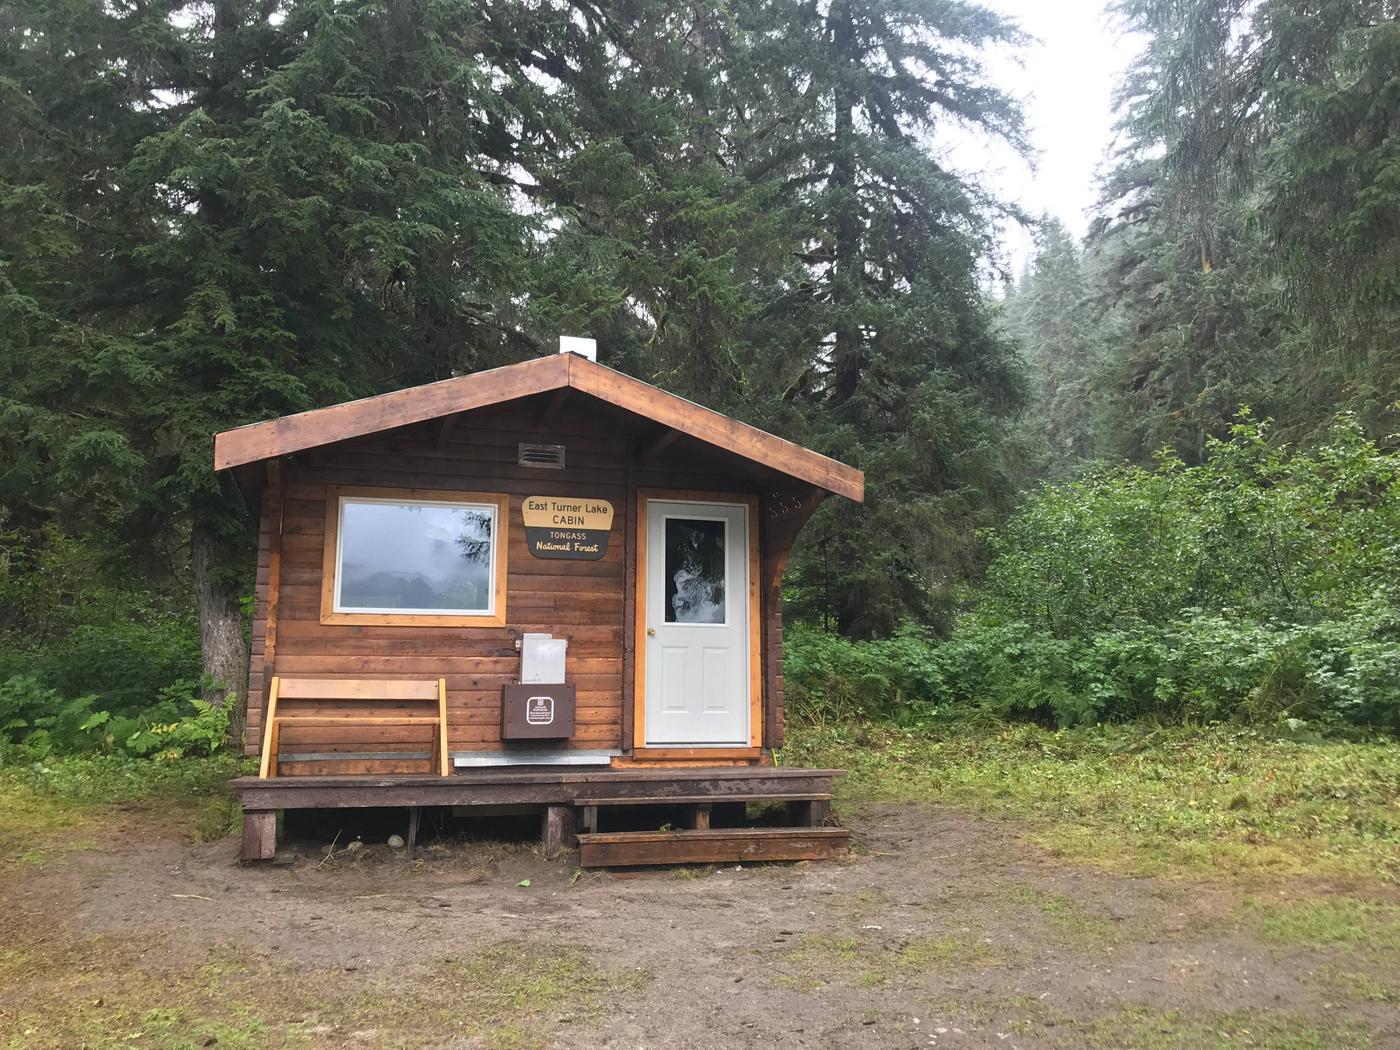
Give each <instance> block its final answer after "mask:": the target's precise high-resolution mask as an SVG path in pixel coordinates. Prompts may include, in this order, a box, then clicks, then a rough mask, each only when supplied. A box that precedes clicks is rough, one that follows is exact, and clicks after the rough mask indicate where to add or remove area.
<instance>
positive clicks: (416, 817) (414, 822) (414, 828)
mask: <svg viewBox="0 0 1400 1050" xmlns="http://www.w3.org/2000/svg"><path fill="white" fill-rule="evenodd" d="M422 819H423V810H422V809H421V808H420V807H418V806H409V807H408V836H407V840H406V842H405V851H406V854H407V856H408V859H409V860H412V859H413V847H414V846H415V845H417V843H418V822H419V821H420V820H422Z"/></svg>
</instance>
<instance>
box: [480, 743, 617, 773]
mask: <svg viewBox="0 0 1400 1050" xmlns="http://www.w3.org/2000/svg"><path fill="white" fill-rule="evenodd" d="M620 754H622V752H621V751H619V750H617V749H616V748H603V749H599V750H596V751H455V752H453V754H452V764H453V766H455V767H456V768H457V769H472V768H479V767H481V766H606V765H610V764H611V762H612V760H613V758H614V757H615V756H617V755H620Z"/></svg>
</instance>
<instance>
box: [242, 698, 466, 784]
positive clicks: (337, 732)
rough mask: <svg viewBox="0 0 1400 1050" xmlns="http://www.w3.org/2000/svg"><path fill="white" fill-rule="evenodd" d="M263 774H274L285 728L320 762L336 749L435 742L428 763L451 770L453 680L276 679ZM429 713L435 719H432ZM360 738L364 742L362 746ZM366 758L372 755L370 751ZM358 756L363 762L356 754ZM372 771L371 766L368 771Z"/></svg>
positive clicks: (379, 748) (390, 747)
mask: <svg viewBox="0 0 1400 1050" xmlns="http://www.w3.org/2000/svg"><path fill="white" fill-rule="evenodd" d="M266 718H267V724H266V726H265V727H264V732H263V747H262V754H261V756H260V758H261V761H260V763H259V775H260V776H262V777H267V776H269V775H274V776H275V775H276V774H277V768H278V761H279V756H278V753H277V752H278V750H279V746H278V745H279V741H280V740H281V731H282V729H283V728H285V729H286V730H287V732H288V733H289V734H291V736H290V738H289V739H293V740H295V741H296V742H297V743H299V744H304V745H307V746H308V747H309V749H310V750H311V751H313V752H318V753H319V754H316V755H314V756H312V757H314V758H316V759H318V760H330V759H333V753H335V752H341V751H344V752H346V758H345V759H344V760H338V759H337V761H342V762H345V761H351V760H354V759H352V754H354V753H359V752H374V753H376V754H375V755H374V756H373V758H372V761H375V762H382V761H385V758H384V756H382V755H379V754H378V753H379V752H383V751H387V750H399V749H402V748H403V747H405V746H409V745H412V744H414V743H419V744H421V743H427V744H429V745H430V752H429V761H430V763H431V765H432V766H433V768H434V769H435V770H437V771H438V772H439V773H441V775H443V776H447V775H448V773H449V772H450V771H451V769H450V763H449V758H448V750H447V748H448V743H447V682H446V679H442V678H431V679H427V680H426V681H425V680H423V679H421V678H418V679H368V678H283V677H282V676H281V675H278V676H276V677H274V678H273V679H272V682H271V689H270V691H269V695H268V709H267V715H266ZM428 719H431V721H428ZM355 744H360V745H363V746H360V747H358V748H356V747H354V745H355ZM365 757H366V760H371V756H369V755H366V756H365ZM354 761H359V760H354ZM366 771H368V769H366Z"/></svg>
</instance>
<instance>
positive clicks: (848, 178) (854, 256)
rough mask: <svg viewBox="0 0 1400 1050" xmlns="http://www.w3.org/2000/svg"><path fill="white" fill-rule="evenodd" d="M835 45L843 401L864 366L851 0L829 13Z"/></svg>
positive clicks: (838, 379)
mask: <svg viewBox="0 0 1400 1050" xmlns="http://www.w3.org/2000/svg"><path fill="white" fill-rule="evenodd" d="M827 24H828V27H829V30H830V33H831V45H832V50H833V52H834V62H835V64H836V68H837V74H836V85H835V88H834V93H833V97H832V108H833V113H834V127H833V133H834V134H833V139H832V143H833V150H832V159H831V186H832V190H833V192H832V203H833V205H834V208H833V214H832V216H831V220H832V227H833V229H832V233H833V242H834V243H833V246H832V268H831V276H832V282H831V293H832V301H833V303H834V304H835V306H836V318H835V330H836V343H835V345H834V346H833V347H832V353H831V368H832V385H831V390H832V393H833V395H834V397H835V400H836V401H837V402H838V403H842V404H844V403H845V402H847V401H849V400H850V399H851V398H852V397H854V396H855V392H856V387H857V385H858V384H859V382H860V374H861V370H862V368H864V366H865V361H864V353H863V348H862V346H861V335H860V331H859V328H858V326H857V324H856V320H855V316H854V314H855V308H856V300H857V298H858V297H859V288H860V283H861V273H862V262H861V258H860V246H861V245H860V242H861V216H860V202H859V200H858V197H857V194H858V188H857V186H856V143H855V107H856V102H857V98H856V92H855V89H854V88H853V87H852V86H851V82H852V80H854V79H855V77H856V67H857V66H858V65H859V63H860V56H859V55H858V54H857V52H856V39H855V22H854V15H853V13H852V11H851V5H850V0H836V2H834V3H833V4H832V5H831V10H830V12H829V14H828V15H827Z"/></svg>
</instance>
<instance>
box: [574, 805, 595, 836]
mask: <svg viewBox="0 0 1400 1050" xmlns="http://www.w3.org/2000/svg"><path fill="white" fill-rule="evenodd" d="M579 826H580V827H581V828H582V829H583V830H584V832H585V833H586V834H590V835H591V834H592V833H593V832H595V831H597V830H598V807H597V806H580V807H579Z"/></svg>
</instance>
